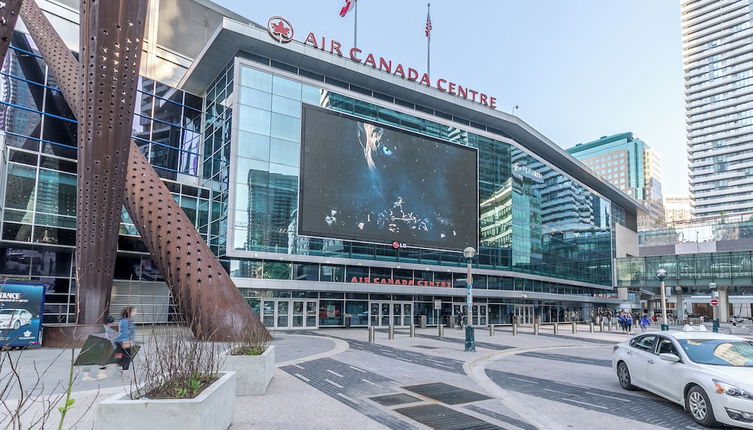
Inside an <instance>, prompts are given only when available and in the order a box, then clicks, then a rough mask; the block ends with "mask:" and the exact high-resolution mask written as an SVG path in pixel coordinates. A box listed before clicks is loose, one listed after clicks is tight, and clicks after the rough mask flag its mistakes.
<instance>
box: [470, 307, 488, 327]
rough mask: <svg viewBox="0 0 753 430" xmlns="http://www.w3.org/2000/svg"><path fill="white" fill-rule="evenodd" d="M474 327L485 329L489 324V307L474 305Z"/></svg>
mask: <svg viewBox="0 0 753 430" xmlns="http://www.w3.org/2000/svg"><path fill="white" fill-rule="evenodd" d="M472 309H473V325H474V326H476V327H483V326H486V325H487V324H488V321H489V319H488V317H487V313H488V312H487V311H488V309H487V305H473V308H472Z"/></svg>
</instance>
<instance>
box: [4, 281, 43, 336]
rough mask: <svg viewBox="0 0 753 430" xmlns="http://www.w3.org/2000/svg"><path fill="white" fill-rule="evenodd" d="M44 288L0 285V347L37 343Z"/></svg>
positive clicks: (28, 284) (19, 284)
mask: <svg viewBox="0 0 753 430" xmlns="http://www.w3.org/2000/svg"><path fill="white" fill-rule="evenodd" d="M43 308H44V285H41V284H33V283H23V282H12V281H9V282H5V283H0V347H17V346H20V347H23V346H33V345H40V344H41V336H40V334H41V331H42V310H43Z"/></svg>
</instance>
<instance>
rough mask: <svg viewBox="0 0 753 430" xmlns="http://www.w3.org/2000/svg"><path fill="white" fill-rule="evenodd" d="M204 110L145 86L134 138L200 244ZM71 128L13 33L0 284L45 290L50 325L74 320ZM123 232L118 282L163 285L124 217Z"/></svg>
mask: <svg viewBox="0 0 753 430" xmlns="http://www.w3.org/2000/svg"><path fill="white" fill-rule="evenodd" d="M202 105H203V100H202V98H200V97H196V96H193V95H191V94H187V93H185V92H183V91H180V90H176V89H175V88H171V87H169V86H166V85H163V84H161V83H159V82H155V81H152V80H148V79H142V80H141V81H140V83H139V91H138V94H137V97H136V113H135V115H134V120H133V138H134V139H136V141H137V142H138V145H139V147H140V148H141V150H142V151H143V153H144V154H145V155H146V156H147V157H148V159H149V160H150V161H151V163H152V164H153V165H154V167H155V169H156V170H157V172H158V173H159V174H160V176H161V177H162V178H163V179H164V181H165V184H166V185H167V186H168V188H169V189H170V190H171V191H172V192H173V195H174V197H175V198H176V200H177V201H178V202H179V204H180V205H181V207H182V208H183V210H184V211H185V212H186V214H187V215H188V217H189V219H191V220H192V221H193V222H194V224H195V225H196V226H197V228H198V230H199V232H200V233H201V234H202V235H204V236H205V237H206V236H207V234H208V225H209V202H210V200H211V199H210V197H211V192H210V190H209V189H207V188H204V187H201V186H199V185H200V182H199V176H198V175H199V171H200V165H199V162H200V157H199V154H200V148H199V142H200V131H201V121H202V109H203V106H202ZM76 129H77V122H76V120H75V118H74V116H73V114H72V113H71V111H70V109H69V108H68V105H67V104H66V102H65V100H64V99H63V96H62V94H61V92H60V91H59V90H58V88H57V84H56V81H55V77H54V76H53V75H52V73H51V72H50V70H49V69H48V68H47V66H46V63H45V62H44V60H43V59H42V58H41V57H40V55H39V52H38V51H37V49H36V47H35V45H34V43H33V41H32V40H31V38H30V37H29V36H28V35H25V34H23V33H19V32H15V33H14V34H13V39H12V44H11V47H10V49H9V50H8V54H7V55H6V57H5V62H4V63H3V65H2V69H0V130H1V132H2V135H1V136H0V137H1V139H2V141H1V142H2V143H1V144H0V147H2V150H3V151H2V154H3V157H4V159H3V163H1V166H2V167H0V175H1V178H2V181H3V184H4V190H5V193H4V196H3V199H2V204H1V207H2V220H1V221H0V223H1V225H2V227H0V239H1V240H2V242H1V243H0V277H3V278H10V279H30V280H34V281H38V282H41V283H43V284H45V285H46V286H47V293H46V298H45V302H46V305H45V307H46V309H45V321H46V322H48V323H57V322H63V323H66V322H73V320H74V318H75V276H74V268H73V251H74V247H75V244H76V230H75V229H76V154H77V149H76V145H77V141H76ZM120 233H121V236H120V239H119V242H118V249H119V256H118V261H117V268H116V276H115V277H116V279H124V280H129V281H152V282H154V281H156V282H161V281H162V279H161V276H160V275H159V272H158V271H157V269H156V268H155V267H154V264H153V263H151V260H150V259H148V257H143V256H142V255H143V254H144V253H145V252H146V248H145V247H144V245H143V243H142V242H141V240H140V239H139V237H138V232H137V231H136V228H135V226H134V225H133V223H132V222H131V220H130V218H129V217H128V215H127V213H126V212H125V210H123V222H122V223H121V227H120ZM142 259H144V260H145V261H144V262H142V261H141V260H142Z"/></svg>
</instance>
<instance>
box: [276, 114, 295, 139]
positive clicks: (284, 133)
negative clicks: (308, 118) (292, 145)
mask: <svg viewBox="0 0 753 430" xmlns="http://www.w3.org/2000/svg"><path fill="white" fill-rule="evenodd" d="M271 120H272V127H271V132H272V133H271V134H272V137H278V138H280V139H285V140H291V141H295V142H299V141H300V139H301V120H300V119H299V118H294V117H292V116H287V115H281V114H279V113H272V117H271Z"/></svg>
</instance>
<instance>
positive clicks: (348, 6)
mask: <svg viewBox="0 0 753 430" xmlns="http://www.w3.org/2000/svg"><path fill="white" fill-rule="evenodd" d="M354 7H356V0H345V6H343V7H342V9H340V16H341V17H344V16H345V15H347V14H348V12H350V11H351V10H352V9H353V8H354Z"/></svg>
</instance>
